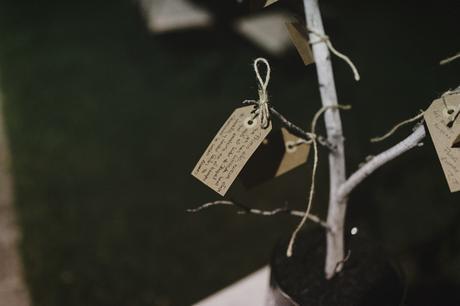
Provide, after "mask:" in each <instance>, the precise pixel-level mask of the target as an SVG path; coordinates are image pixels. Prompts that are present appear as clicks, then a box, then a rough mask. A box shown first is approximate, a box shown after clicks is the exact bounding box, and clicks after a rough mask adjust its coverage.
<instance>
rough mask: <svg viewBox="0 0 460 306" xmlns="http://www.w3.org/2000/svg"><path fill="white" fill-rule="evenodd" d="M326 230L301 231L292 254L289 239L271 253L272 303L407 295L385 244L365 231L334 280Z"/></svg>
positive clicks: (376, 303) (386, 302) (356, 304)
mask: <svg viewBox="0 0 460 306" xmlns="http://www.w3.org/2000/svg"><path fill="white" fill-rule="evenodd" d="M325 241H326V237H325V233H324V232H321V231H309V232H303V233H299V235H298V237H297V240H296V243H295V246H294V254H293V256H292V257H290V258H287V257H286V249H287V245H288V239H283V240H282V241H280V242H279V243H278V244H277V245H276V247H275V250H274V252H273V255H272V258H271V263H270V267H271V276H270V296H269V298H268V302H267V305H270V306H291V305H300V306H318V305H321V306H329V305H330V306H332V305H333V306H395V305H401V303H402V302H403V299H404V291H405V290H404V285H403V281H402V275H401V273H400V270H399V269H397V267H396V266H395V265H394V264H393V263H392V262H391V261H390V260H389V257H388V256H387V255H386V254H385V252H384V251H383V249H382V248H381V247H380V246H379V245H377V244H376V243H375V242H373V241H372V240H370V239H368V238H366V237H364V236H363V235H362V234H358V235H356V236H351V237H349V239H348V241H347V243H346V245H347V246H348V247H349V249H350V256H349V258H348V260H347V261H346V262H345V263H344V265H343V270H342V271H341V272H339V273H338V274H336V275H335V276H334V277H333V278H332V279H330V280H327V279H326V278H325V274H324V260H325V250H326V247H325Z"/></svg>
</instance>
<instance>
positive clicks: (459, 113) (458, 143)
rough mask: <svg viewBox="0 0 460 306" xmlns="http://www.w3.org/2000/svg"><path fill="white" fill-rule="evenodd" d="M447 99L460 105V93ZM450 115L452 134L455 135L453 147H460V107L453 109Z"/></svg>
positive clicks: (448, 96)
mask: <svg viewBox="0 0 460 306" xmlns="http://www.w3.org/2000/svg"><path fill="white" fill-rule="evenodd" d="M446 97H447V99H449V100H453V101H454V102H451V103H453V104H457V105H460V92H457V93H453V94H450V95H447V96H446ZM450 112H451V113H450V114H449V116H450V118H449V120H450V121H451V123H452V132H453V133H454V140H453V142H452V146H453V147H457V148H458V147H460V107H457V108H456V109H452V110H451V111H450Z"/></svg>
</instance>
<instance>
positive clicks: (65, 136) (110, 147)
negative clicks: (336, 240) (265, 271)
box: [0, 0, 460, 306]
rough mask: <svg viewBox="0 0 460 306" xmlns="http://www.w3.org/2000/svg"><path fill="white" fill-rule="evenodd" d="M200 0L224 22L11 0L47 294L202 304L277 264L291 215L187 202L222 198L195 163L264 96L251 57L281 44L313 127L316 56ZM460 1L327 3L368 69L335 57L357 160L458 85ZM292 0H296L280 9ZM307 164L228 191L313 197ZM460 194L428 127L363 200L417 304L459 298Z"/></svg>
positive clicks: (19, 151) (27, 191) (5, 19)
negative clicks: (248, 29) (267, 41)
mask: <svg viewBox="0 0 460 306" xmlns="http://www.w3.org/2000/svg"><path fill="white" fill-rule="evenodd" d="M200 2H201V4H203V5H205V6H208V7H209V9H211V10H212V11H213V12H214V13H215V16H216V18H217V20H219V22H217V24H216V25H215V26H214V27H213V28H211V29H206V30H187V31H180V32H174V33H170V34H162V35H153V34H151V33H149V31H148V30H147V28H146V26H145V22H144V19H143V18H142V14H141V12H140V9H139V7H138V5H137V3H136V2H135V1H129V0H113V1H96V0H92V1H83V0H82V1H50V0H48V1H17V0H1V1H0V82H1V88H2V90H3V94H4V97H5V106H4V107H5V113H6V121H7V131H8V136H9V139H10V143H11V150H12V156H13V170H14V179H15V194H16V203H15V205H16V210H17V213H18V219H19V223H20V228H21V230H22V235H23V240H22V243H21V246H20V248H21V250H20V251H21V254H22V259H23V263H24V266H25V274H26V275H25V276H26V281H27V284H28V286H29V288H30V291H31V294H32V298H33V303H34V305H36V306H58V305H59V306H61V305H67V306H74V305H79V306H81V305H85V306H93V305H94V306H96V305H98V306H105V305H156V306H173V305H174V306H176V305H190V304H191V303H193V302H196V301H197V300H199V299H201V298H203V297H205V296H207V295H209V294H211V293H212V292H214V291H216V290H218V289H220V288H222V287H224V286H226V285H228V284H230V283H231V282H233V281H236V280H238V279H239V278H241V277H242V276H244V275H246V274H248V273H250V272H252V271H254V270H255V269H257V268H259V267H261V266H263V265H265V264H266V263H267V262H268V258H269V256H270V252H271V248H272V246H273V245H274V243H275V241H276V240H277V239H278V238H279V237H280V236H282V235H287V234H289V233H290V231H291V230H292V229H293V227H294V226H295V224H296V222H297V220H296V219H293V218H290V217H287V216H280V217H273V218H261V217H257V216H241V215H237V214H236V213H235V211H233V210H232V209H231V208H224V207H221V208H214V209H210V210H208V211H206V212H204V213H201V214H197V215H189V214H186V213H185V209H187V208H190V207H195V206H197V205H199V204H201V203H204V202H208V201H211V200H216V199H219V196H218V195H217V194H215V193H214V192H213V191H211V190H209V189H208V188H207V187H205V186H204V185H202V184H201V183H199V182H198V181H197V180H195V179H194V178H193V177H192V176H191V175H190V171H191V170H192V168H193V166H194V164H195V162H196V161H197V160H198V158H199V157H200V155H201V153H202V152H203V150H204V149H205V147H206V145H207V144H208V143H209V141H210V140H211V138H212V137H213V135H214V134H215V132H216V131H217V130H218V128H219V127H220V125H221V124H222V123H223V121H224V120H225V119H226V118H227V116H228V115H229V114H230V113H231V112H232V110H233V109H234V108H236V107H238V106H239V105H240V104H239V103H240V101H242V100H244V99H247V98H255V97H256V89H257V85H256V81H255V77H254V73H253V71H252V68H251V62H252V60H253V59H254V58H256V57H259V56H266V57H267V58H268V59H269V60H270V63H271V65H272V79H271V83H270V87H269V93H270V95H271V101H272V103H273V105H275V106H276V108H277V109H278V110H279V111H281V112H282V113H283V114H284V115H286V116H288V117H289V118H290V119H291V120H292V121H294V122H296V123H298V124H299V125H301V126H304V127H307V126H308V124H309V122H310V120H311V118H312V115H313V114H314V112H315V111H316V110H317V109H318V108H319V107H320V99H319V95H318V88H317V81H316V74H315V67H314V65H311V66H308V67H304V66H303V65H302V63H301V61H300V59H299V58H298V56H297V54H296V52H295V50H291V51H289V52H288V53H287V54H286V55H285V56H282V57H278V58H276V57H272V56H270V55H268V54H266V53H264V51H262V50H260V49H258V48H257V47H255V46H254V45H253V44H251V43H250V41H248V40H247V39H245V38H242V37H241V36H239V35H237V34H236V33H235V32H234V31H233V30H232V28H231V26H230V22H231V20H233V19H234V18H235V17H236V16H239V15H241V14H248V13H249V12H248V11H247V10H245V9H244V8H245V6H243V5H241V4H238V3H236V1H219V2H213V1H200ZM296 2H300V0H299V1H296ZM455 2H456V1H447V0H443V1H430V2H427V3H423V2H420V1H414V0H411V1H394V0H393V1H379V2H376V1H372V2H371V1H364V0H360V1H338V0H330V1H329V0H324V1H321V8H322V10H323V14H324V22H325V25H326V30H327V32H328V33H329V35H330V36H331V38H332V40H333V43H334V45H335V46H336V47H337V49H339V50H342V51H344V52H345V53H346V54H347V55H349V56H350V57H351V58H352V59H353V61H354V62H355V64H356V65H357V67H358V68H359V70H360V72H361V75H362V81H361V82H359V83H356V82H354V80H353V79H352V75H351V72H350V71H349V67H348V66H346V65H345V64H344V63H343V62H342V61H340V60H338V59H337V58H333V62H334V69H335V73H336V82H337V89H338V93H339V100H340V103H343V104H353V110H352V111H349V112H346V113H343V122H344V130H345V134H346V148H347V155H348V169H349V172H350V171H351V170H353V169H355V168H356V167H357V166H358V164H359V163H360V162H361V161H363V160H364V158H365V157H366V156H367V155H369V154H375V153H378V152H380V151H381V150H383V149H385V148H386V147H388V146H390V145H391V144H394V143H396V142H397V141H398V140H399V139H402V138H403V137H404V136H405V135H407V134H408V133H409V132H410V128H406V129H404V130H402V131H400V132H398V133H397V134H396V135H395V136H393V137H392V138H391V139H389V140H388V141H386V142H384V143H381V144H378V145H371V144H370V143H369V141H368V139H369V138H370V137H372V136H376V135H380V134H382V132H384V131H386V130H387V129H388V128H389V127H391V126H392V125H393V124H394V123H395V122H399V121H401V120H403V119H406V118H409V117H411V116H413V115H414V114H416V113H417V112H418V110H419V109H423V108H426V107H427V106H428V105H429V103H430V102H431V101H432V99H434V98H435V97H437V96H439V95H440V94H441V93H442V92H444V91H445V90H447V89H449V88H454V87H456V86H457V85H459V84H460V82H459V81H460V79H459V78H458V76H459V73H458V72H459V68H460V66H459V63H460V61H457V62H453V63H451V64H449V65H447V66H439V64H438V62H439V60H441V59H443V58H445V57H447V56H449V55H452V54H455V53H456V52H457V51H459V47H460V46H459V41H458V37H459V34H460V30H459V26H458V21H459V19H458V18H459V16H458V10H456V9H454V7H455V4H456V3H455ZM297 4H298V3H297ZM283 5H286V6H290V7H291V8H296V7H297V6H296V3H294V1H286V3H280V4H277V7H276V6H275V7H273V8H271V9H274V10H276V9H277V8H279V7H282V6H283ZM297 14H298V15H302V11H301V10H300V11H299V12H297ZM324 153H325V152H322V155H321V158H322V160H321V161H320V166H319V173H320V174H319V179H318V193H317V197H316V200H315V203H314V211H315V212H316V213H318V214H320V215H322V216H324V215H325V211H326V203H327V190H328V187H327V185H328V178H327V172H328V171H327V162H326V158H325V157H326V155H324ZM309 167H311V166H310V165H305V166H302V167H300V168H299V169H297V170H295V171H293V172H291V173H289V174H287V175H285V176H282V177H280V178H278V179H276V180H273V181H270V182H268V183H265V184H263V185H261V186H259V187H257V188H255V189H252V190H250V191H247V190H245V189H244V188H243V187H242V186H241V185H240V184H239V183H238V182H237V183H236V184H235V186H234V187H233V188H232V189H231V191H230V194H229V197H230V198H233V199H236V200H238V201H241V202H245V203H247V204H248V205H251V206H253V207H259V208H267V209H268V208H274V207H278V206H282V205H284V203H285V202H286V201H287V202H288V203H289V205H290V206H291V207H295V208H303V207H304V205H305V203H304V202H305V197H306V188H307V186H308V175H309V174H308V173H309V172H308V170H309ZM459 200H460V197H459V194H451V193H449V191H448V187H447V184H446V181H445V178H444V176H443V174H442V170H441V167H440V164H439V161H438V159H437V156H436V154H435V151H434V148H433V146H432V143H431V140H430V139H426V141H425V145H424V146H423V147H421V148H417V149H415V150H412V151H411V152H410V153H407V154H406V155H404V156H402V157H400V158H399V159H397V160H396V161H394V162H392V163H391V164H388V165H386V166H384V167H383V168H382V169H380V170H379V171H378V172H377V173H375V174H374V175H373V176H371V177H370V178H369V179H368V180H367V181H366V182H365V183H364V184H362V185H361V186H360V187H359V188H358V189H356V191H355V192H354V194H353V196H352V197H351V199H350V209H349V213H348V222H347V225H348V226H350V227H351V226H357V227H358V228H360V232H367V233H368V234H370V235H372V236H373V237H375V239H376V241H379V242H382V243H383V244H384V245H385V246H386V248H387V249H388V251H389V252H390V253H391V254H392V255H393V256H394V257H395V258H396V259H397V260H398V261H399V262H400V263H401V264H402V266H403V269H404V270H405V271H406V275H407V281H408V285H409V287H408V288H409V290H408V300H407V303H408V304H409V305H459V304H460V293H459V291H458V288H459V287H460V203H459ZM308 227H313V225H309V226H308Z"/></svg>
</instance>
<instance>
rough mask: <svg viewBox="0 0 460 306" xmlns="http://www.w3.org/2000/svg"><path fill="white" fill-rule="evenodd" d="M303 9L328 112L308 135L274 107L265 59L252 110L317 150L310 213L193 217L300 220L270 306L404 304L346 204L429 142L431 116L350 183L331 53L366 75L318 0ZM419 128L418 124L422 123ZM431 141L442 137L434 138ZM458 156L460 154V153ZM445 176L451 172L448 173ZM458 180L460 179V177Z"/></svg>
mask: <svg viewBox="0 0 460 306" xmlns="http://www.w3.org/2000/svg"><path fill="white" fill-rule="evenodd" d="M269 2H270V3H272V2H274V1H269ZM303 2H304V9H305V17H306V29H307V31H308V35H309V41H310V44H311V46H312V56H313V59H314V62H315V63H316V71H317V76H318V82H319V91H320V95H321V100H322V107H321V109H320V110H319V111H318V113H317V114H316V115H315V117H314V119H313V122H312V128H311V130H310V131H308V132H306V131H304V130H302V129H301V128H299V127H298V126H296V125H295V124H293V123H292V122H290V121H289V120H287V119H286V118H285V117H284V116H282V115H281V114H279V113H278V112H277V111H276V110H275V109H274V108H273V107H271V106H269V105H268V103H267V101H266V86H267V84H268V78H269V77H268V76H267V79H266V80H265V81H264V80H262V78H261V77H260V74H259V72H258V69H257V65H258V64H259V63H260V62H261V61H262V60H256V63H255V67H256V72H257V75H258V79H259V82H260V84H261V85H260V87H259V100H258V101H255V102H254V101H253V102H252V103H253V104H254V105H255V106H254V107H255V110H256V112H255V113H256V114H259V115H260V116H261V117H263V116H267V115H264V112H266V113H269V114H270V116H272V117H276V118H278V119H279V120H280V122H281V124H282V125H283V126H284V127H286V128H287V129H288V130H289V131H290V132H291V133H292V134H294V135H296V136H297V137H299V138H300V139H302V141H303V142H305V143H307V144H309V145H311V146H312V147H313V149H314V150H313V151H314V159H313V163H314V166H313V173H312V185H311V189H310V191H309V193H308V199H307V202H308V205H307V208H306V210H305V211H304V212H302V211H293V210H290V209H287V208H282V209H277V210H274V211H261V210H256V209H251V208H249V207H247V206H245V205H243V204H241V203H235V202H233V201H227V200H220V201H215V202H211V203H206V204H204V205H203V206H200V207H199V208H197V209H192V210H190V211H192V212H196V211H199V210H201V209H204V208H207V207H209V206H213V205H233V206H236V207H239V208H240V209H241V210H242V211H243V212H246V213H253V214H263V215H273V214H278V213H288V214H291V215H293V216H297V217H300V218H301V222H300V223H299V225H298V227H297V228H296V229H295V231H294V232H293V234H292V236H291V237H290V238H289V239H285V240H283V241H281V242H280V243H279V244H278V245H277V246H276V248H275V250H274V252H273V256H272V260H271V283H270V285H271V292H270V298H269V300H268V302H267V304H269V305H280V306H281V305H398V304H399V303H401V301H402V300H403V297H404V286H403V282H402V279H401V275H400V273H399V271H398V269H397V267H396V266H395V265H393V264H392V263H391V260H389V258H388V257H387V256H385V253H384V252H383V250H382V249H381V248H380V247H379V246H378V245H377V244H376V243H375V242H373V241H372V240H370V239H366V238H365V237H363V235H359V237H354V236H353V234H355V233H356V229H352V230H351V231H347V230H346V229H347V228H346V226H345V216H346V211H347V202H348V197H349V195H350V193H351V192H352V191H353V190H354V189H355V187H356V186H358V185H359V184H360V183H361V182H362V181H363V180H365V179H366V177H368V176H369V175H370V174H371V173H373V172H374V171H375V170H377V169H378V168H379V167H381V166H382V165H384V164H386V163H388V162H389V161H391V160H392V159H394V158H396V157H398V156H400V155H401V154H403V153H405V152H407V151H409V150H410V149H412V148H415V147H417V146H418V145H419V144H420V143H421V141H422V140H423V138H424V137H425V136H426V128H425V125H424V124H423V119H422V117H423V116H425V117H426V118H428V119H432V118H431V117H427V116H429V115H430V114H426V113H423V112H422V113H420V114H418V115H417V116H415V117H413V118H411V119H408V120H406V121H404V122H402V123H401V124H398V125H397V126H396V127H395V128H394V129H393V130H391V131H390V132H389V133H388V134H386V135H385V136H383V137H382V138H378V139H375V140H376V141H378V140H380V139H383V138H386V137H388V136H389V135H391V134H392V133H393V131H394V130H395V129H397V128H398V127H400V126H401V125H403V124H408V123H412V122H414V125H415V127H414V129H413V132H412V133H411V134H410V135H409V136H408V137H407V138H406V139H404V140H402V141H401V142H399V143H398V144H397V145H395V146H393V147H391V148H389V149H387V150H386V151H384V152H382V153H380V154H378V155H376V156H374V157H373V158H371V159H369V160H367V161H366V163H364V164H363V165H362V166H361V167H360V168H359V169H357V170H356V171H355V172H354V173H353V174H351V175H350V176H348V177H347V176H346V171H345V164H346V156H345V150H344V136H343V131H342V123H341V118H340V109H342V108H345V107H344V106H342V105H339V104H338V98H337V93H336V88H335V83H334V75H333V70H332V65H331V60H330V57H331V54H330V52H332V53H334V54H336V55H337V56H339V57H341V58H342V59H344V60H346V61H347V62H348V63H349V64H350V66H351V68H352V70H353V73H354V76H355V79H356V80H359V74H358V72H357V70H356V68H355V67H354V65H353V64H352V63H351V61H350V60H349V59H348V58H347V57H346V56H344V55H343V54H341V53H339V52H338V51H337V50H336V49H335V48H334V47H333V46H332V44H331V42H330V40H329V37H328V36H327V35H326V34H325V31H324V27H323V22H322V18H321V14H320V9H319V6H318V1H317V0H303ZM270 3H268V4H270ZM262 62H263V61H262ZM267 65H268V64H267ZM267 69H268V71H267V74H269V66H267ZM446 94H447V95H452V96H455V98H454V99H455V101H453V102H451V103H452V105H454V106H455V107H453V108H452V109H448V107H447V106H446V109H448V110H449V112H448V113H447V116H448V117H449V118H450V119H449V120H448V121H449V122H450V123H452V122H453V121H454V120H455V119H456V117H457V115H458V114H459V112H460V107H458V105H459V104H460V101H458V96H456V92H447V93H446ZM443 98H444V95H443ZM444 102H445V101H444ZM449 105H450V104H449ZM450 110H452V112H450ZM322 115H324V122H325V126H326V132H327V135H326V137H324V138H321V137H319V135H317V134H316V132H315V126H316V123H317V121H318V118H319V117H320V116H322ZM266 119H267V118H266V117H265V120H266ZM261 121H263V118H262V120H261ZM417 121H418V123H416V124H415V122H417ZM429 127H430V125H429ZM430 131H431V128H430ZM432 137H435V136H433V134H432ZM319 144H322V145H323V146H324V147H326V148H327V151H328V153H327V154H328V161H329V177H330V186H329V203H328V214H327V219H326V220H321V219H320V218H319V217H317V216H314V215H312V214H310V208H311V202H312V198H313V196H314V187H315V185H314V178H315V172H316V164H317V159H318V150H317V146H318V145H319ZM435 145H436V144H435ZM437 149H438V148H437ZM458 150H460V149H458ZM439 154H440V153H439V152H438V155H439ZM455 154H460V153H459V152H457V151H455ZM440 158H441V157H440ZM441 160H442V159H441ZM443 166H444V164H443ZM444 170H445V171H446V169H444ZM454 175H457V174H454ZM458 179H459V180H460V177H459V178H458ZM448 180H449V179H448ZM449 182H450V181H449ZM454 189H455V188H454ZM451 190H452V186H451ZM453 191H455V190H453ZM307 220H310V221H313V222H315V223H318V224H319V225H320V229H321V230H318V231H315V232H309V233H304V232H301V228H302V226H303V225H304V223H305V222H306V221H307Z"/></svg>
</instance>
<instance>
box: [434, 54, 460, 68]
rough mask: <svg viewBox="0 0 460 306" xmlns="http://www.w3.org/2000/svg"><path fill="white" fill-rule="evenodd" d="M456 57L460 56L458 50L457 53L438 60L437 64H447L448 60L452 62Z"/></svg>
mask: <svg viewBox="0 0 460 306" xmlns="http://www.w3.org/2000/svg"><path fill="white" fill-rule="evenodd" d="M458 58H460V52H458V53H457V54H455V55H452V56H450V57H448V58H445V59H443V60H442V61H440V62H439V65H445V64H449V63H450V62H453V61H455V60H456V59H458Z"/></svg>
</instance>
